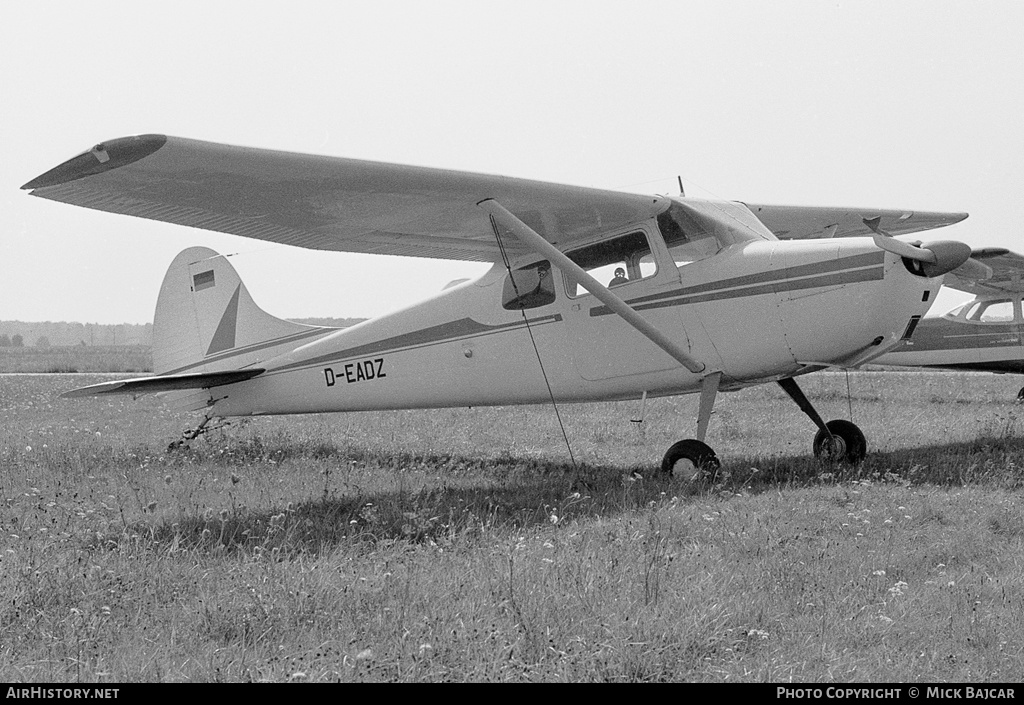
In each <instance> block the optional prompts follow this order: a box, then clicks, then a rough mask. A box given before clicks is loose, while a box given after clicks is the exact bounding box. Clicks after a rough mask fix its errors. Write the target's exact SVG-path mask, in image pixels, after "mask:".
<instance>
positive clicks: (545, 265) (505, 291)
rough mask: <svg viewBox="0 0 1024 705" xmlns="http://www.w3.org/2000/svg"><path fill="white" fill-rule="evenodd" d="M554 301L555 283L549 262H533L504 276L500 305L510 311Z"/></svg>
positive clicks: (544, 304) (545, 304)
mask: <svg viewBox="0 0 1024 705" xmlns="http://www.w3.org/2000/svg"><path fill="white" fill-rule="evenodd" d="M554 301H555V283H554V280H553V278H552V275H551V264H550V263H549V262H548V261H547V260H544V261H543V262H534V263H533V264H528V265H527V266H525V267H520V268H519V269H515V270H513V271H512V274H511V276H508V277H505V286H504V287H503V288H502V291H501V305H502V307H503V308H506V309H508V310H510V311H519V310H522V309H527V308H537V307H538V306H547V305H548V304H550V303H554Z"/></svg>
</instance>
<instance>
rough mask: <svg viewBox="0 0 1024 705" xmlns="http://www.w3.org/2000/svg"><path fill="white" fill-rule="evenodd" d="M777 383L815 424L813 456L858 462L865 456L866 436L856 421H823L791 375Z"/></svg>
mask: <svg viewBox="0 0 1024 705" xmlns="http://www.w3.org/2000/svg"><path fill="white" fill-rule="evenodd" d="M779 386H780V387H782V389H783V390H784V391H785V392H786V394H788V395H789V396H790V398H791V399H792V400H793V401H795V402H796V405H797V406H799V407H800V410H801V411H803V412H804V413H805V414H807V416H809V417H810V419H811V421H813V422H814V425H815V426H817V427H818V433H817V435H815V436H814V445H813V448H814V456H815V457H816V458H825V459H829V460H845V461H847V462H849V463H859V462H860V461H861V460H863V459H864V456H865V454H866V453H867V440H866V439H865V438H864V434H863V433H861V430H860V429H859V428H857V425H856V424H854V423H852V422H850V421H845V420H843V419H835V420H833V421H829V422H828V423H825V420H824V419H822V418H821V416H820V415H819V414H818V412H817V411H816V410H815V408H814V406H813V405H812V404H811V402H810V401H809V400H808V399H807V397H806V396H805V395H804V393H803V391H802V390H801V389H800V387H798V386H797V384H796V380H795V379H793V378H788V379H783V380H779Z"/></svg>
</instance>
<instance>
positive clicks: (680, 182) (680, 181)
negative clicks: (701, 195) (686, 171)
mask: <svg viewBox="0 0 1024 705" xmlns="http://www.w3.org/2000/svg"><path fill="white" fill-rule="evenodd" d="M676 178H677V179H678V180H679V195H680V196H685V195H686V191H685V190H684V189H683V177H682V176H676Z"/></svg>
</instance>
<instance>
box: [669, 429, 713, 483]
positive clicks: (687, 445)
mask: <svg viewBox="0 0 1024 705" xmlns="http://www.w3.org/2000/svg"><path fill="white" fill-rule="evenodd" d="M680 460H689V461H690V462H691V463H693V466H694V468H695V469H696V470H697V471H698V472H714V471H715V470H717V469H718V468H720V467H721V466H722V464H721V463H720V462H719V461H718V456H717V455H715V451H713V450H711V447H710V446H708V445H707V444H706V443H701V442H700V441H697V440H694V439H692V438H687V439H686V440H683V441H679V442H678V443H673V444H672V447H671V448H669V449H668V452H667V453H665V457H664V458H662V460H661V471H662V472H663V473H664V474H665V475H668V476H669V477H671V476H672V469H673V468H674V467H675V464H676V463H678V462H679V461H680Z"/></svg>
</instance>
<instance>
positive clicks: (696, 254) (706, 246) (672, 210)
mask: <svg viewBox="0 0 1024 705" xmlns="http://www.w3.org/2000/svg"><path fill="white" fill-rule="evenodd" d="M715 225H716V224H715V223H714V222H713V221H710V220H704V219H698V218H696V217H694V215H693V213H690V212H688V211H687V210H686V209H684V208H682V207H680V206H679V205H678V204H675V203H673V204H672V205H671V206H670V207H669V209H668V210H666V211H663V212H662V213H661V214H660V215H659V216H658V228H659V229H660V230H661V235H662V237H664V238H665V244H666V245H667V246H668V251H669V254H671V256H672V261H673V262H675V263H676V266H677V267H683V266H685V265H687V264H690V263H691V262H696V261H698V260H702V259H705V258H707V257H710V256H711V255H713V254H715V253H716V252H718V251H719V249H721V245H720V243H719V240H718V238H717V237H716V233H715Z"/></svg>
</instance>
